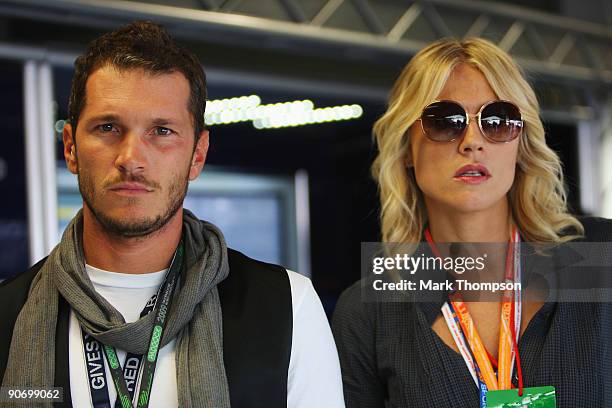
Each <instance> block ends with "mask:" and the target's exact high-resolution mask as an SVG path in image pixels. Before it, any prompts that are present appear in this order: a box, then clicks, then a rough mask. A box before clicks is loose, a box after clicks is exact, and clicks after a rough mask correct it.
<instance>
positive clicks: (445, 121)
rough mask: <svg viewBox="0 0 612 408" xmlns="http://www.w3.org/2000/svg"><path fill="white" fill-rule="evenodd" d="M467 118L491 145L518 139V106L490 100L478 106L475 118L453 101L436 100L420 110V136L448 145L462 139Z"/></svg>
mask: <svg viewBox="0 0 612 408" xmlns="http://www.w3.org/2000/svg"><path fill="white" fill-rule="evenodd" d="M470 117H475V118H477V119H478V127H479V128H480V131H481V132H482V134H483V135H484V137H485V138H486V139H487V140H488V141H490V142H493V143H507V142H510V141H512V140H514V139H516V138H517V137H519V136H520V135H521V133H522V131H523V119H522V118H521V111H520V110H519V108H518V106H516V105H515V104H513V103H512V102H508V101H490V102H487V103H485V104H484V105H482V106H481V107H480V109H479V110H478V113H477V114H476V115H470V114H469V113H467V111H466V110H465V108H464V107H463V106H461V104H459V103H458V102H455V101H446V100H444V101H436V102H433V103H431V104H429V105H427V106H426V107H425V109H423V113H422V114H421V117H420V118H419V119H417V120H419V121H420V122H421V128H422V129H423V133H425V136H427V137H428V138H429V139H431V140H433V141H436V142H452V141H454V140H457V139H459V138H461V137H462V136H463V134H464V133H465V130H466V129H467V127H468V126H469V124H470Z"/></svg>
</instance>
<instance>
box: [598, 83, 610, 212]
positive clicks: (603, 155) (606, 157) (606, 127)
mask: <svg viewBox="0 0 612 408" xmlns="http://www.w3.org/2000/svg"><path fill="white" fill-rule="evenodd" d="M610 157H612V93H610V92H609V93H608V100H607V102H606V106H604V107H603V109H602V118H601V149H600V150H599V159H600V162H601V170H600V173H599V174H600V175H601V184H600V191H601V210H600V212H599V214H597V215H601V216H602V217H606V218H612V160H610Z"/></svg>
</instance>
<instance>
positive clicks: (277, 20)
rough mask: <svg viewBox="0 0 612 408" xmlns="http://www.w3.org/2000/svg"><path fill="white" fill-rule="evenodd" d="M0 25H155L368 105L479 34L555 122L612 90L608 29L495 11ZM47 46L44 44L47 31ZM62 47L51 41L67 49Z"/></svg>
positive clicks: (103, 5) (443, 6)
mask: <svg viewBox="0 0 612 408" xmlns="http://www.w3.org/2000/svg"><path fill="white" fill-rule="evenodd" d="M602 4H603V3H602ZM0 16H4V18H5V19H6V21H7V22H9V23H11V22H12V23H13V26H12V27H13V28H12V29H11V28H9V29H7V30H6V31H7V32H8V34H6V38H7V39H8V40H9V41H11V40H12V39H16V40H17V41H21V39H20V38H19V35H14V36H11V34H10V33H11V32H12V31H14V32H19V29H18V28H15V26H16V25H19V24H16V23H15V21H17V22H18V23H20V22H22V21H35V22H44V23H47V24H62V25H63V26H72V27H75V28H79V27H80V28H81V29H90V30H105V29H108V28H110V27H114V26H116V25H118V24H119V23H123V22H127V21H130V20H133V19H136V18H147V19H154V20H156V21H160V22H162V23H164V24H165V25H167V26H168V27H169V29H170V30H171V31H172V32H173V33H174V34H175V35H177V36H178V37H180V38H183V39H186V40H188V41H190V42H192V43H194V44H198V43H206V44H208V45H210V44H215V45H216V46H218V47H220V48H218V49H215V54H217V55H218V54H219V53H221V54H228V55H229V54H234V53H232V52H231V50H239V51H238V53H240V50H244V51H245V54H244V55H246V56H247V57H246V58H244V59H242V61H241V58H240V57H236V56H235V55H234V56H233V57H232V56H228V55H224V56H222V57H217V58H218V59H217V60H215V59H214V58H215V57H212V58H213V61H215V62H214V63H213V65H218V66H220V67H221V66H222V65H224V64H223V62H221V60H226V61H227V62H228V64H230V65H231V63H232V61H233V64H234V67H233V69H235V70H237V71H240V70H241V66H244V67H246V68H245V70H246V71H249V72H252V73H253V74H254V75H257V71H258V70H257V69H250V67H249V63H250V64H256V63H255V62H253V61H256V60H257V59H258V58H262V59H264V61H260V62H259V66H260V71H262V72H265V71H266V68H265V65H266V60H267V61H268V68H269V69H270V71H272V72H274V69H276V70H283V71H284V75H285V76H286V77H287V81H286V83H289V82H291V81H292V80H293V79H295V80H296V83H298V82H299V81H300V78H302V79H304V78H306V79H313V78H314V79H315V80H314V81H311V83H314V82H316V81H317V80H319V82H320V81H323V82H322V83H324V84H325V86H327V84H328V83H329V84H331V85H332V86H333V84H336V85H338V86H340V87H341V86H342V83H343V82H344V83H345V84H344V85H348V86H350V85H355V86H357V87H362V88H363V89H364V90H365V91H369V92H370V94H371V95H373V96H374V97H377V98H382V97H384V95H386V92H387V90H388V87H389V85H390V84H391V83H392V81H393V80H394V78H395V75H396V74H397V72H398V71H399V69H401V66H403V65H404V64H405V62H406V61H407V60H408V59H409V58H410V57H411V56H412V55H414V54H415V53H416V52H417V51H418V50H419V49H420V48H422V47H423V46H424V45H426V44H427V43H429V42H431V41H433V40H436V39H438V38H441V37H448V36H454V37H459V38H465V37H470V36H480V37H484V38H487V39H489V40H491V41H493V42H495V43H496V44H498V45H499V46H500V47H501V48H502V49H504V50H506V51H508V52H509V53H510V54H511V55H513V56H514V57H515V58H516V59H517V60H518V61H519V63H520V64H521V65H522V66H523V67H524V68H525V69H526V70H527V72H528V74H529V75H530V77H531V78H532V80H533V82H534V83H535V86H536V89H537V90H538V93H539V96H540V98H541V99H542V100H543V105H544V107H545V108H546V109H547V110H549V111H550V112H551V114H552V115H553V116H554V115H557V116H558V118H559V119H562V118H565V119H567V118H568V117H569V118H570V119H571V120H574V119H588V118H591V117H593V116H594V115H595V116H597V115H598V112H597V111H598V110H599V109H601V107H602V106H604V104H605V101H606V100H607V99H608V98H609V95H610V92H611V89H612V27H610V26H609V25H603V24H596V23H593V22H589V21H585V20H577V19H572V18H567V17H563V16H559V15H555V14H552V13H546V12H542V11H539V10H535V9H529V8H525V7H521V6H514V5H509V4H506V3H500V2H491V1H481V0H417V1H404V0H257V1H254V0H175V1H163V0H156V1H148V2H144V1H123V0H55V1H49V0H20V1H0ZM11 19H15V20H11ZM9 25H10V24H9ZM1 34H2V33H1V32H0V38H1ZM28 35H29V36H31V35H32V34H31V33H29V34H28ZM47 37H49V38H53V35H52V34H50V33H45V38H47ZM85 37H87V36H85ZM33 38H34V39H35V38H36V37H30V40H32V39H33ZM68 38H70V35H67V36H65V37H63V38H62V39H61V41H59V40H56V43H62V44H65V43H66V42H67V41H68ZM75 41H78V39H75ZM249 52H251V53H252V54H250V56H249ZM298 54H299V55H300V57H299V58H301V60H300V59H299V58H298V59H296V58H297V57H296V56H297V55H298ZM279 55H284V58H281V57H278V56H279ZM232 58H233V59H232ZM277 58H280V59H277ZM307 59H310V60H311V61H308V62H305V61H306V60H307ZM245 60H249V62H245ZM300 61H301V62H300ZM273 65H278V67H276V68H274V67H272V66H273ZM261 67H263V68H261ZM228 68H229V69H232V67H228ZM334 73H335V74H334ZM273 76H274V75H273ZM274 77H275V78H279V76H274ZM280 77H282V75H281V76H280ZM261 78H264V79H265V74H264V75H262V77H261ZM326 81H327V82H326ZM306 86H307V85H306ZM346 88H347V86H345V87H344V89H346ZM568 115H569V116H568Z"/></svg>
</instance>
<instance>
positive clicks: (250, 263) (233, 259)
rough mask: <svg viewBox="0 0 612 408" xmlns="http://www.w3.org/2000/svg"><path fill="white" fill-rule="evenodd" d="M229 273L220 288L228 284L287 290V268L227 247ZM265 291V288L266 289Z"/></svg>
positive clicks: (288, 283)
mask: <svg viewBox="0 0 612 408" xmlns="http://www.w3.org/2000/svg"><path fill="white" fill-rule="evenodd" d="M227 256H228V263H229V269H230V271H229V275H228V277H227V278H226V279H225V280H224V281H223V282H221V284H220V285H219V289H220V290H224V289H225V288H227V287H228V286H233V287H235V286H238V287H242V288H245V289H246V286H248V287H252V286H255V287H259V288H261V289H264V288H265V289H269V290H273V291H275V290H289V289H290V282H289V277H288V274H287V270H286V269H285V268H283V267H282V266H280V265H275V264H271V263H267V262H262V261H258V260H256V259H253V258H249V257H248V256H246V255H245V254H243V253H241V252H239V251H236V250H234V249H230V248H228V250H227ZM266 291H267V290H266Z"/></svg>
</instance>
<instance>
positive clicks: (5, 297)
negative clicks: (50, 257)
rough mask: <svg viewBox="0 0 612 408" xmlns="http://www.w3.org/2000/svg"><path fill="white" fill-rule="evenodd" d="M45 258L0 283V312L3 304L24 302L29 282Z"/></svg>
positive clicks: (2, 309)
mask: <svg viewBox="0 0 612 408" xmlns="http://www.w3.org/2000/svg"><path fill="white" fill-rule="evenodd" d="M46 260H47V258H46V257H45V258H43V259H41V260H40V261H38V262H37V263H36V264H34V265H33V266H31V267H30V268H29V269H28V270H27V271H25V272H22V273H18V274H16V275H14V276H13V277H11V278H9V279H7V280H5V281H3V282H2V283H0V313H3V311H5V308H4V306H5V305H8V304H14V303H15V302H17V303H19V304H23V303H25V300H26V299H27V296H28V291H29V290H30V284H31V283H32V280H33V279H34V277H35V276H36V274H37V273H38V271H39V270H40V268H42V266H43V265H44V263H45V261H46ZM19 300H21V302H19Z"/></svg>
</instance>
